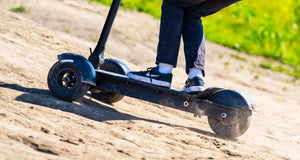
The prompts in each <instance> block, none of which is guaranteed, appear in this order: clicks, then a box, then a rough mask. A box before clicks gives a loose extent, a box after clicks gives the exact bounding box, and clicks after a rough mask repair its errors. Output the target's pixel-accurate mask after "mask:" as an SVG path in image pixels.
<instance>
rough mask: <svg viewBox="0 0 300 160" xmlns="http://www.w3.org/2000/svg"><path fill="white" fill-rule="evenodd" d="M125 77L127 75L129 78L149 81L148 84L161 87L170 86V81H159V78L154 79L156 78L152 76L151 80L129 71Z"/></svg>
mask: <svg viewBox="0 0 300 160" xmlns="http://www.w3.org/2000/svg"><path fill="white" fill-rule="evenodd" d="M127 77H129V78H131V79H135V80H137V81H142V82H146V83H150V84H153V85H156V86H161V87H166V88H170V87H171V83H169V82H165V81H160V80H156V79H153V78H152V80H151V79H150V78H149V77H143V76H138V75H135V74H131V73H128V74H127Z"/></svg>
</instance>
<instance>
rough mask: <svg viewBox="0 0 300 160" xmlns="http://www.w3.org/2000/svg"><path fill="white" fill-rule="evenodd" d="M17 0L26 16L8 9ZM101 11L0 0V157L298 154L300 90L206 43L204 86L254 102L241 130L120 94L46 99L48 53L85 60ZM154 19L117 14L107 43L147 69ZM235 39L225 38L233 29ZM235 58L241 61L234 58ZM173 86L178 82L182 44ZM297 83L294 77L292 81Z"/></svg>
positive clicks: (256, 60) (77, 4)
mask: <svg viewBox="0 0 300 160" xmlns="http://www.w3.org/2000/svg"><path fill="white" fill-rule="evenodd" d="M21 4H23V5H24V6H25V7H26V9H27V10H28V11H27V12H26V13H14V12H11V11H10V9H11V8H12V7H18V6H20V5H21ZM107 11H108V7H106V6H102V5H99V4H95V3H90V2H86V1H83V0H72V1H68V0H51V1H46V0H13V1H12V0H0V64H1V65H0V148H1V149H0V159H1V160H2V159H5V160H6V159H30V160H32V159H299V158H300V122H299V120H300V118H299V117H300V116H299V113H300V107H299V106H300V96H299V95H300V87H299V84H297V81H295V80H294V79H293V77H290V76H287V75H284V74H281V73H277V72H273V71H270V70H265V69H262V68H260V67H259V64H260V62H263V61H267V60H265V59H263V58H260V57H253V56H248V55H246V54H244V53H238V52H236V51H234V50H231V49H228V48H225V47H222V46H220V45H217V44H214V43H211V42H209V41H207V44H206V47H207V69H206V73H207V76H206V77H205V81H206V87H211V86H219V87H225V88H235V89H239V90H241V91H243V92H245V93H247V94H248V95H249V96H250V97H252V99H253V100H254V102H255V103H256V104H257V108H258V110H257V111H256V112H254V113H253V119H252V124H251V125H250V128H249V129H248V131H247V132H246V133H245V134H243V135H242V136H240V137H238V138H235V139H224V138H221V137H219V136H216V135H215V134H214V133H213V131H212V130H211V129H210V127H209V125H208V122H207V118H206V117H202V118H201V119H200V118H195V117H193V115H192V114H191V113H186V112H183V111H178V110H175V109H171V108H168V107H164V106H160V105H154V104H151V103H148V102H144V101H141V100H136V99H133V98H129V97H125V98H124V99H123V100H121V101H119V102H117V103H115V104H113V105H108V104H105V103H102V102H99V101H97V100H95V99H90V98H89V97H88V96H85V97H84V98H83V99H82V100H81V101H80V102H74V103H69V102H64V101H62V100H59V99H57V98H55V97H53V96H52V95H51V94H50V93H49V90H48V88H47V84H46V77H47V73H48V71H49V69H50V67H51V66H52V65H53V64H54V63H55V62H56V61H57V58H56V55H58V54H60V53H63V52H74V53H79V54H82V55H83V56H85V57H88V55H89V48H90V47H92V48H93V47H94V46H95V44H96V41H97V38H98V36H99V34H100V33H99V32H100V29H101V27H102V25H103V22H104V19H105V16H106V14H107ZM158 29H159V20H157V19H154V18H152V17H150V16H147V15H144V14H140V13H136V12H132V11H126V10H121V11H120V12H119V14H118V17H117V19H116V21H115V24H114V28H113V29H112V32H111V35H110V37H109V41H108V43H107V48H106V52H107V53H106V57H114V58H118V59H120V60H121V61H123V62H125V63H126V64H127V65H128V66H129V68H130V69H131V70H141V69H142V70H144V69H145V67H149V66H153V64H154V59H155V50H156V45H157V39H158ZM233 37H234V35H233ZM231 54H238V55H239V56H241V57H244V58H246V59H247V61H243V60H239V59H236V58H233V57H232V56H231ZM174 76H175V77H174V80H173V84H172V88H174V89H181V88H182V86H183V85H184V82H185V80H186V78H187V76H186V75H185V72H184V57H183V52H182V49H181V53H180V56H179V67H177V68H176V69H175V70H174ZM298 83H299V82H298Z"/></svg>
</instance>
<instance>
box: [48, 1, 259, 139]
mask: <svg viewBox="0 0 300 160" xmlns="http://www.w3.org/2000/svg"><path fill="white" fill-rule="evenodd" d="M120 3H121V0H113V2H112V5H111V7H110V10H109V13H108V16H107V19H106V21H105V24H104V26H103V29H102V32H101V36H100V38H99V41H98V43H97V46H96V48H95V50H94V51H93V52H92V51H90V52H91V55H90V56H89V58H88V60H87V59H86V58H85V57H83V56H81V55H79V54H75V53H63V54H60V55H58V60H59V62H58V64H57V65H63V64H73V65H75V66H76V67H75V68H77V69H75V71H74V72H79V73H78V74H79V77H80V83H82V84H88V85H89V86H90V90H91V92H93V91H96V92H109V93H114V94H120V95H125V96H129V97H133V98H137V99H141V100H144V101H148V102H152V103H155V104H160V105H164V106H168V107H171V108H175V109H179V110H183V111H187V112H190V113H193V114H194V115H198V116H208V118H209V121H210V119H211V121H212V119H213V120H214V121H216V122H217V123H220V122H222V124H221V125H222V126H225V125H224V124H223V123H225V122H226V123H228V122H233V121H236V120H239V119H241V114H240V110H243V111H247V115H248V116H249V117H251V115H252V114H251V113H252V111H253V110H255V104H254V102H253V101H252V100H251V98H250V97H249V96H247V95H246V94H244V93H242V92H240V91H238V90H232V89H223V88H219V87H212V88H208V89H206V90H205V91H203V92H201V93H200V94H197V95H192V94H188V93H185V92H183V91H178V90H174V89H167V88H164V87H159V86H155V85H151V84H147V83H144V82H139V81H136V80H133V79H130V78H128V77H127V76H126V73H127V72H128V71H129V69H128V67H127V66H126V65H125V64H124V63H122V62H121V61H119V60H116V59H105V58H104V50H105V44H106V42H107V39H108V36H109V33H110V30H111V27H112V24H113V21H114V19H115V17H116V15H117V11H118V9H119V6H120ZM106 60H108V61H110V62H111V63H113V64H114V65H115V66H117V67H118V68H121V70H122V71H123V72H124V73H123V75H122V74H120V73H114V72H111V71H107V70H103V69H101V65H103V64H104V63H105V61H106ZM57 65H56V67H54V68H52V69H51V70H50V71H49V75H48V86H49V88H50V91H51V92H52V93H53V94H54V95H55V96H57V97H59V98H62V99H64V100H69V99H67V98H64V96H65V94H64V93H57V91H56V90H57V89H56V88H55V87H56V86H55V84H56V85H57V84H58V83H57V82H56V79H57V78H56V77H58V76H57V75H56V74H55V73H56V72H55V70H57ZM55 78H56V79H55ZM53 79H54V80H53ZM68 80H69V79H68ZM54 81H55V82H54ZM61 81H66V78H62V79H61ZM69 81H70V80H69ZM77 81H78V80H77ZM74 82H75V81H74ZM76 83H77V82H76ZM53 88H54V89H53ZM70 90H72V91H73V90H74V89H72V88H70ZM62 92H68V91H67V90H62ZM71 100H73V99H71ZM242 118H243V117H242ZM247 118H248V117H246V122H245V123H246V124H245V125H248V126H249V124H250V120H248V119H247ZM212 125H216V124H211V123H210V126H211V127H212V129H213V130H214V131H215V132H216V133H217V134H221V135H222V136H225V137H236V136H240V135H241V134H243V133H244V132H245V131H246V130H247V129H248V126H246V127H245V129H243V131H241V132H239V133H229V134H223V133H222V132H221V131H218V128H217V127H214V126H212ZM219 125H220V124H219ZM226 125H227V124H226ZM242 125H243V124H242ZM229 131H230V128H229ZM230 132H231V131H230Z"/></svg>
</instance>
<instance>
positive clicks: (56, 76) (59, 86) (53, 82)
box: [47, 62, 90, 101]
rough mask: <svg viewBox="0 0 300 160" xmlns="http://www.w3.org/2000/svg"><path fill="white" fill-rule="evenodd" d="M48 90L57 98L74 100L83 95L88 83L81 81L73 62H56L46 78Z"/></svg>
mask: <svg viewBox="0 0 300 160" xmlns="http://www.w3.org/2000/svg"><path fill="white" fill-rule="evenodd" d="M47 83H48V87H49V89H50V92H51V93H52V94H53V95H54V96H55V97H58V98H59V99H62V100H65V101H75V100H78V99H80V98H82V97H83V96H84V94H85V93H86V92H87V91H88V90H89V87H90V86H89V85H88V84H86V83H82V82H81V73H80V70H79V69H78V68H77V66H76V65H74V64H73V63H59V62H56V63H55V64H54V65H53V66H52V67H51V69H50V70H49V73H48V78H47Z"/></svg>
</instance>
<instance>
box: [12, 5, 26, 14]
mask: <svg viewBox="0 0 300 160" xmlns="http://www.w3.org/2000/svg"><path fill="white" fill-rule="evenodd" d="M10 10H11V11H13V12H20V13H22V12H26V11H27V9H26V8H25V6H23V5H21V6H19V7H15V8H11V9H10Z"/></svg>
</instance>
